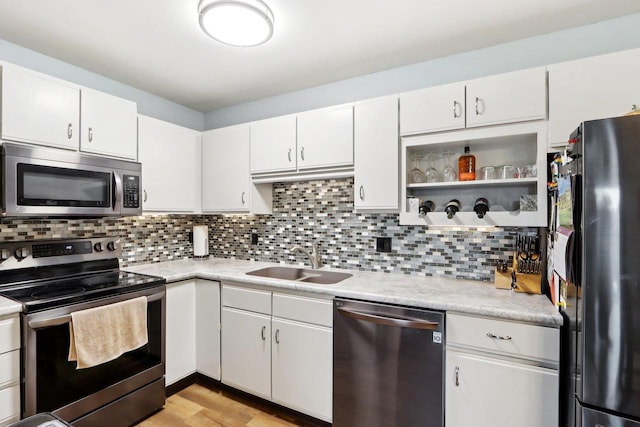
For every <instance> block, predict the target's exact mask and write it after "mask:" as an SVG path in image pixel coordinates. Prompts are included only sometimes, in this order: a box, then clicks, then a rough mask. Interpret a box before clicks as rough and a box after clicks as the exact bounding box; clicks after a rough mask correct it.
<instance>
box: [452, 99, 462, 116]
mask: <svg viewBox="0 0 640 427" xmlns="http://www.w3.org/2000/svg"><path fill="white" fill-rule="evenodd" d="M461 115H462V105H460V103H459V102H458V101H453V118H454V119H457V118H458V117H460V116H461Z"/></svg>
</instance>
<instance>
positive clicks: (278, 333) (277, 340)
mask: <svg viewBox="0 0 640 427" xmlns="http://www.w3.org/2000/svg"><path fill="white" fill-rule="evenodd" d="M276 344H280V329H276Z"/></svg>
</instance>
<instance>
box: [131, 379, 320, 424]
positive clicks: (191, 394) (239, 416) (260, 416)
mask: <svg viewBox="0 0 640 427" xmlns="http://www.w3.org/2000/svg"><path fill="white" fill-rule="evenodd" d="M275 412H278V411H277V410H275V409H270V408H268V407H266V406H264V405H253V404H252V405H251V406H250V405H249V402H245V401H243V399H242V398H239V397H237V396H233V395H230V394H229V393H226V392H224V391H220V390H210V389H208V388H206V387H203V386H201V385H198V384H193V385H190V386H189V387H187V388H185V389H184V390H182V391H179V392H178V393H176V394H174V395H172V396H170V397H169V398H168V399H167V402H166V404H165V405H164V409H163V410H161V411H160V412H157V413H156V414H154V415H152V416H151V417H149V418H147V419H146V420H144V421H142V422H141V423H140V424H138V425H137V427H159V426H163V427H169V426H170V427H184V426H189V427H204V426H224V427H236V426H237V427H245V426H246V427H291V426H308V425H310V424H305V423H303V422H300V421H297V420H295V419H293V418H292V417H289V416H288V415H287V414H276V413H275ZM285 417H286V418H285Z"/></svg>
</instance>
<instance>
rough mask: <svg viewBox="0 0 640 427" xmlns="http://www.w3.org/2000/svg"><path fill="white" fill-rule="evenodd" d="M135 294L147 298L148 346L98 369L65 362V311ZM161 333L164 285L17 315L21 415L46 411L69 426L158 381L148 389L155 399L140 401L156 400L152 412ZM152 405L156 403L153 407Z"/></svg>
mask: <svg viewBox="0 0 640 427" xmlns="http://www.w3.org/2000/svg"><path fill="white" fill-rule="evenodd" d="M140 296H146V297H147V300H148V305H147V328H148V334H149V342H148V343H147V344H146V345H145V346H143V347H141V348H139V349H136V350H133V351H130V352H127V353H125V354H123V355H122V356H120V357H118V358H117V359H115V360H112V361H110V362H107V363H104V364H102V365H98V366H94V367H91V368H86V369H76V362H69V361H68V360H67V358H68V355H69V324H68V323H69V320H70V313H72V312H74V311H79V310H85V309H88V308H92V307H96V306H101V305H106V304H112V303H116V302H119V301H123V300H126V299H131V298H137V297H140ZM164 329H165V288H164V285H163V286H161V287H160V286H159V287H154V288H152V289H147V290H143V291H139V292H132V293H129V294H126V295H119V296H117V297H111V298H105V299H101V300H96V301H90V302H86V303H80V304H75V305H72V306H66V307H62V308H56V309H51V310H46V311H42V312H38V313H33V314H28V315H25V316H23V335H24V343H25V348H24V355H23V358H24V410H23V414H22V415H23V417H27V416H31V415H33V414H36V413H39V412H51V413H53V414H55V415H57V416H59V417H60V418H62V419H64V420H66V421H69V422H73V421H75V420H78V419H80V418H83V417H85V418H86V417H87V415H88V414H91V413H92V412H94V411H96V410H98V409H99V408H102V407H105V406H108V405H110V404H113V403H114V402H116V401H122V399H123V398H125V397H126V396H127V395H129V394H130V393H132V392H137V391H138V390H140V389H144V388H145V387H146V386H149V385H150V384H151V383H156V384H158V383H161V387H160V386H159V385H158V386H154V387H152V389H153V390H155V391H156V395H157V394H158V393H157V391H158V389H161V394H162V396H160V399H158V396H151V398H147V399H146V400H147V401H153V402H156V407H154V408H153V409H152V410H154V409H158V408H159V407H161V406H162V404H163V403H164V369H165V367H164V357H165V356H164V355H165V343H164V336H165V330H164ZM148 388H149V387H148ZM147 397H148V396H147ZM158 401H160V402H161V403H160V405H159V406H157V402H158ZM144 415H148V414H143V415H142V416H144ZM114 425H115V424H114Z"/></svg>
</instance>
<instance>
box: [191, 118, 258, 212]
mask: <svg viewBox="0 0 640 427" xmlns="http://www.w3.org/2000/svg"><path fill="white" fill-rule="evenodd" d="M249 143H250V132H249V125H248V124H243V125H237V126H230V127H226V128H221V129H214V130H210V131H207V132H205V133H203V135H202V210H203V211H207V212H209V211H219V212H225V211H228V212H249V210H250V206H251V204H250V196H251V175H250V173H249Z"/></svg>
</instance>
